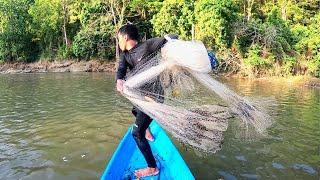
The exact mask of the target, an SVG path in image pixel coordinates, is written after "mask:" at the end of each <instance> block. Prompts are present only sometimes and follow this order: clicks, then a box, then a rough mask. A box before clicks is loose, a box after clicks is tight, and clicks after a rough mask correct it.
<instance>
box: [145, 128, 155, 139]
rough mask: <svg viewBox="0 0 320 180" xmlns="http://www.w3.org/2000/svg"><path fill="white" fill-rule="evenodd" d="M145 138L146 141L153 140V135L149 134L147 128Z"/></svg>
mask: <svg viewBox="0 0 320 180" xmlns="http://www.w3.org/2000/svg"><path fill="white" fill-rule="evenodd" d="M146 139H147V140H148V141H151V142H153V141H154V137H153V135H152V134H151V132H150V129H149V128H148V129H147V130H146Z"/></svg>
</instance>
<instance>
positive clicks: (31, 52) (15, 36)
mask: <svg viewBox="0 0 320 180" xmlns="http://www.w3.org/2000/svg"><path fill="white" fill-rule="evenodd" d="M31 3H32V1H31V0H1V1H0V17H1V20H0V21H1V23H0V25H1V28H0V29H1V32H0V59H2V60H3V61H15V60H17V61H32V60H34V59H36V57H37V44H36V43H35V42H33V41H32V34H31V32H30V22H31V18H30V16H29V15H28V13H27V11H28V9H29V6H30V4H31Z"/></svg>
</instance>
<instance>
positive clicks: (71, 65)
mask: <svg viewBox="0 0 320 180" xmlns="http://www.w3.org/2000/svg"><path fill="white" fill-rule="evenodd" d="M115 71H116V66H115V62H114V61H99V60H90V61H74V60H64V61H38V62H34V63H23V62H14V63H3V64H0V74H19V73H46V72H115Z"/></svg>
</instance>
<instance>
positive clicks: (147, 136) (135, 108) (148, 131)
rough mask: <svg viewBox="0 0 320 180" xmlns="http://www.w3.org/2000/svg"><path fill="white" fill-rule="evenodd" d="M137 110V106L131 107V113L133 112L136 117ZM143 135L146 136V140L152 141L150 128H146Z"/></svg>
mask: <svg viewBox="0 0 320 180" xmlns="http://www.w3.org/2000/svg"><path fill="white" fill-rule="evenodd" d="M137 111H139V109H138V108H137V107H133V108H132V110H131V112H132V114H133V115H134V116H135V117H137ZM145 137H146V139H147V140H148V141H151V142H153V141H154V137H153V135H152V133H151V131H150V128H147V130H146V135H145Z"/></svg>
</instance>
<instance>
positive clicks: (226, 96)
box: [123, 39, 271, 153]
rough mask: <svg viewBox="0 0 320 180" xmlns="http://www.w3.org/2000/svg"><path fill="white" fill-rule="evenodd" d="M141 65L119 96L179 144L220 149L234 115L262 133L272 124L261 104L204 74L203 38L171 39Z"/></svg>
mask: <svg viewBox="0 0 320 180" xmlns="http://www.w3.org/2000/svg"><path fill="white" fill-rule="evenodd" d="M139 63H140V64H138V65H137V66H136V67H137V68H135V69H133V70H131V71H130V72H129V74H128V75H127V77H126V82H125V83H124V91H123V95H124V96H125V97H126V98H128V99H129V100H130V101H131V102H132V103H133V104H134V106H136V107H137V108H139V109H140V110H142V111H143V112H145V113H146V114H148V115H149V116H150V117H152V118H153V119H155V120H156V121H157V122H158V123H159V124H160V125H161V126H162V127H163V128H165V129H166V130H167V131H168V132H169V133H170V134H172V135H173V136H174V137H175V138H177V139H178V140H179V141H180V142H182V143H183V144H186V145H188V146H191V147H193V148H196V149H198V150H200V151H203V152H206V153H214V152H216V151H217V150H220V148H221V142H222V141H223V132H224V131H226V130H227V127H228V119H229V118H230V117H232V116H233V115H237V116H238V117H239V118H240V119H242V124H244V125H245V126H248V127H249V126H251V127H254V129H255V130H256V132H257V133H260V134H263V133H264V132H265V130H266V128H267V127H268V126H269V125H270V124H271V121H270V118H269V117H268V116H267V115H266V114H265V113H264V111H263V110H262V109H261V108H259V107H258V106H257V105H254V104H253V103H251V102H250V101H248V100H247V99H245V98H242V97H241V96H239V95H237V94H236V93H234V92H233V91H231V90H230V89H228V88H227V87H226V86H225V85H223V84H222V83H220V82H218V81H217V80H215V79H214V78H212V76H210V75H209V74H208V73H209V72H210V71H211V64H210V60H209V58H208V54H207V51H206V48H205V47H204V45H203V44H202V43H201V42H197V41H182V40H171V39H169V41H168V42H167V43H166V44H165V45H164V47H162V48H161V50H159V51H158V52H154V53H153V54H151V55H150V56H148V57H146V58H144V59H142V60H140V62H139ZM217 95H218V96H217ZM217 97H218V98H217ZM221 100H223V102H224V103H221ZM230 110H231V111H230Z"/></svg>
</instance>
